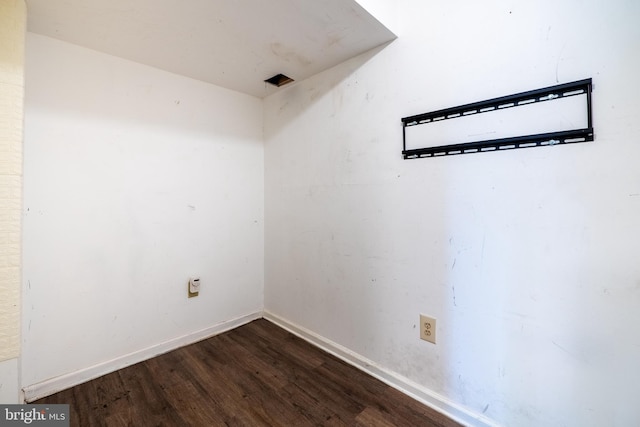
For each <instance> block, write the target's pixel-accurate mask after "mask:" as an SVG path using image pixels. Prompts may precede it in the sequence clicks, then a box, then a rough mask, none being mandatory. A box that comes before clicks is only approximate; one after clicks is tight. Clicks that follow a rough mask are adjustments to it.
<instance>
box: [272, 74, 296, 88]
mask: <svg viewBox="0 0 640 427" xmlns="http://www.w3.org/2000/svg"><path fill="white" fill-rule="evenodd" d="M292 81H293V79H292V78H291V77H287V76H285V75H284V74H276V75H275V76H273V77H271V78H268V79H267V80H265V83H270V84H272V85H274V86H278V87H280V86H284V85H286V84H288V83H291V82H292Z"/></svg>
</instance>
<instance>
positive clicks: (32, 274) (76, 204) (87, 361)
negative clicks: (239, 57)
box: [22, 34, 264, 386]
mask: <svg viewBox="0 0 640 427" xmlns="http://www.w3.org/2000/svg"><path fill="white" fill-rule="evenodd" d="M263 152H264V149H263V143H262V101H261V100H260V99H257V98H254V97H250V96H247V95H242V94H239V93H236V92H232V91H229V90H226V89H221V88H218V87H215V86H212V85H209V84H205V83H202V82H198V81H195V80H191V79H187V78H184V77H180V76H177V75H173V74H169V73H166V72H163V71H160V70H157V69H153V68H149V67H146V66H142V65H139V64H136V63H132V62H128V61H125V60H122V59H118V58H115V57H112V56H108V55H105V54H101V53H97V52H94V51H90V50H87V49H84V48H80V47H78V46H74V45H70V44H66V43H63V42H60V41H56V40H53V39H50V38H46V37H43V36H38V35H35V34H29V35H28V38H27V72H26V119H25V146H24V153H25V165H24V167H25V182H24V212H23V213H24V274H23V283H24V290H23V292H24V309H23V310H24V322H23V323H24V324H23V341H24V342H23V348H24V354H23V360H22V369H23V378H22V382H23V385H25V386H29V385H33V384H36V383H39V382H41V381H45V380H49V379H51V378H53V377H56V376H58V375H66V374H69V373H72V372H75V371H78V370H82V369H88V368H91V367H93V366H95V365H98V364H101V363H104V362H108V361H109V360H112V359H117V358H122V357H123V356H126V355H128V354H130V353H132V352H136V351H141V350H144V349H146V348H149V347H153V346H157V345H158V343H163V342H165V341H168V340H172V339H176V338H178V337H183V336H188V335H190V334H193V333H196V332H197V331H200V330H202V329H206V328H209V327H211V326H213V325H216V324H218V323H220V322H224V321H228V320H231V319H236V318H238V317H241V316H245V315H249V314H252V313H259V312H260V311H261V310H262V303H263V262H264V255H263V245H264V241H263V235H264V232H263V216H264V213H263V209H264V207H263V206H264V200H263V195H264V185H263V181H264V180H263V164H264V159H263ZM190 275H199V276H200V277H201V280H202V290H201V292H200V296H198V297H197V298H192V299H187V292H186V284H187V279H188V277H189V276H190Z"/></svg>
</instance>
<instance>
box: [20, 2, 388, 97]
mask: <svg viewBox="0 0 640 427" xmlns="http://www.w3.org/2000/svg"><path fill="white" fill-rule="evenodd" d="M27 6H28V30H29V31H31V32H34V33H38V34H42V35H45V36H49V37H53V38H56V39H60V40H63V41H66V42H69V43H73V44H76V45H80V46H84V47H87V48H90V49H94V50H97V51H101V52H104V53H108V54H111V55H115V56H118V57H121V58H125V59H129V60H132V61H136V62H139V63H142V64H146V65H150V66H153V67H156V68H160V69H163V70H166V71H170V72H173V73H176V74H181V75H184V76H187V77H191V78H194V79H198V80H202V81H205V82H209V83H213V84H215V85H218V86H222V87H226V88H229V89H233V90H236V91H239V92H244V93H247V94H250V95H253V96H257V97H264V96H267V95H269V94H270V93H273V92H274V91H276V90H278V89H277V88H276V87H274V86H270V85H267V84H266V83H264V80H266V79H267V78H269V77H271V76H273V75H275V74H278V73H283V74H285V75H287V76H289V77H291V78H293V79H294V80H297V81H299V80H303V79H305V78H307V77H310V76H312V75H313V74H316V73H318V72H320V71H323V70H325V69H328V68H330V67H332V66H334V65H337V64H339V63H341V62H343V61H345V60H347V59H349V58H352V57H354V56H356V55H358V54H360V53H363V52H365V51H367V50H369V49H372V48H374V47H376V46H379V45H381V44H384V43H386V42H388V41H390V40H393V39H394V38H395V36H394V34H393V33H392V32H391V31H390V30H388V29H387V28H386V27H385V26H384V25H382V24H381V23H380V22H379V21H378V20H376V19H375V18H374V17H373V16H372V15H371V14H369V13H368V12H367V11H366V10H365V9H364V8H362V7H361V6H360V5H359V4H358V3H357V2H355V1H353V0H27Z"/></svg>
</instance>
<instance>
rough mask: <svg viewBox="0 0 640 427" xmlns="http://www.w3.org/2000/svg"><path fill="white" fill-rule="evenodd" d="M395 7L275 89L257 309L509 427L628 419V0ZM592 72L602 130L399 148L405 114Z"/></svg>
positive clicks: (639, 305) (638, 31)
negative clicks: (357, 43) (542, 142)
mask: <svg viewBox="0 0 640 427" xmlns="http://www.w3.org/2000/svg"><path fill="white" fill-rule="evenodd" d="M395 13H397V21H396V22H398V26H397V27H394V28H393V29H394V31H395V32H396V33H397V34H398V36H399V38H398V40H396V41H395V42H393V43H392V44H391V45H390V46H388V47H387V48H385V49H384V50H382V51H381V52H380V53H378V54H377V55H376V56H372V55H371V54H369V55H364V56H362V57H360V58H358V59H356V60H353V61H350V62H348V63H345V64H342V65H340V66H338V67H336V68H334V69H332V70H329V71H327V72H325V73H323V74H321V75H318V76H316V77H313V78H311V79H309V80H307V81H304V82H300V83H298V84H297V85H295V86H292V87H290V88H287V89H285V90H283V91H282V92H279V93H278V94H275V95H272V96H270V97H269V98H267V99H266V100H265V140H266V146H265V165H266V166H265V181H266V182H265V187H266V193H265V194H266V195H265V198H266V207H265V215H266V227H265V238H266V257H265V259H266V262H265V266H266V270H265V309H266V310H267V311H268V312H271V313H273V314H275V315H277V316H280V317H282V318H284V319H286V320H288V321H289V322H292V323H293V324H295V325H298V326H299V327H302V328H306V329H308V330H311V331H313V332H314V333H317V334H320V335H321V336H323V337H325V338H327V339H329V340H332V341H333V342H335V343H337V344H339V345H342V346H345V347H347V348H348V349H350V350H352V351H353V352H355V353H358V354H359V355H361V356H362V357H364V358H367V359H369V360H371V361H373V362H374V363H377V364H379V365H381V366H382V367H383V368H386V369H389V370H391V371H393V372H395V373H397V374H399V375H401V376H404V377H406V378H407V379H408V380H410V381H415V382H417V383H419V384H420V385H422V386H423V387H424V389H425V390H426V391H428V392H433V393H436V394H438V395H440V396H441V397H442V398H443V399H449V400H450V401H452V402H454V403H455V404H458V405H461V406H463V407H465V408H468V409H469V410H471V411H473V412H474V413H475V414H478V415H480V414H483V415H484V416H485V417H487V418H489V419H491V420H493V421H495V422H496V423H498V424H501V425H510V426H542V425H544V426H601V425H615V426H628V425H638V424H640V409H639V408H638V405H637V396H638V395H639V394H640V371H638V369H637V366H638V360H640V326H639V325H640V262H638V260H639V254H640V222H639V220H638V219H639V218H640V168H639V167H638V158H640V144H639V140H638V134H639V132H640V121H638V119H637V118H638V116H640V101H639V98H638V90H637V88H636V86H634V85H635V84H636V82H635V80H636V78H637V76H638V75H640V56H638V52H640V26H638V25H637V21H638V18H639V17H640V4H639V3H638V2H635V1H632V0H629V1H623V0H618V1H613V2H601V1H595V0H590V1H577V0H573V1H565V2H554V1H551V0H544V1H540V2H513V1H507V0H504V1H502V0H493V1H488V2H472V1H457V2H455V1H454V2H424V1H419V0H404V1H400V2H397V7H396V10H395ZM588 77H592V78H593V81H594V84H595V91H594V93H593V100H594V126H595V129H596V141H595V142H591V143H584V144H576V145H570V146H558V147H547V148H531V149H523V150H516V151H509V152H500V153H482V154H470V155H463V156H451V157H446V158H437V159H420V160H402V158H401V153H400V151H401V137H402V133H401V132H402V131H401V123H400V118H401V117H404V116H408V115H412V114H418V113H422V112H427V111H431V110H435V109H439V108H445V107H451V106H455V105H459V104H463V103H467V102H474V101H480V100H483V99H487V98H491V97H495V96H501V95H507V94H510V93H515V92H520V91H525V90H530V89H536V88H539V87H544V86H549V85H553V84H556V83H565V82H570V81H574V80H579V79H583V78H588ZM461 123H462V121H461ZM461 126H464V125H463V124H461ZM420 313H425V314H429V315H432V316H435V317H436V318H437V320H438V344H437V345H435V346H434V345H431V344H429V343H426V342H424V341H420V340H419V339H418V330H417V321H418V316H419V314H420Z"/></svg>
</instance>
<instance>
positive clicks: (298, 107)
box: [264, 41, 393, 141]
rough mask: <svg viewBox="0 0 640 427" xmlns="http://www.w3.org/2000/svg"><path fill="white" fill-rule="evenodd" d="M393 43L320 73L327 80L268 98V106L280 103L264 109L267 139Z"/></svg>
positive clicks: (302, 84) (289, 88) (300, 84)
mask: <svg viewBox="0 0 640 427" xmlns="http://www.w3.org/2000/svg"><path fill="white" fill-rule="evenodd" d="M392 43H393V41H390V42H388V43H385V44H382V45H380V46H378V47H375V48H373V49H371V50H369V51H367V52H365V53H363V54H361V55H358V56H356V57H355V58H352V59H349V60H347V61H345V62H343V63H342V64H339V65H336V66H335V67H333V68H331V69H329V70H325V71H323V72H321V73H320V74H319V75H322V77H325V76H326V78H317V77H316V76H313V77H310V78H309V79H306V80H303V81H300V82H296V83H294V84H293V85H291V86H287V87H283V88H281V89H280V90H279V91H278V92H276V93H274V94H272V95H269V96H268V97H266V98H265V102H266V103H274V104H277V105H279V108H278V109H277V110H276V111H274V109H269V108H265V120H264V122H265V124H268V125H266V126H265V135H264V136H265V140H266V141H268V140H269V139H270V138H272V137H274V136H276V135H278V133H279V132H280V130H281V129H282V127H283V126H286V125H287V124H288V123H292V122H293V121H294V120H295V119H296V117H297V116H300V115H303V114H304V113H305V112H306V111H307V110H309V109H310V108H311V107H312V106H313V105H314V104H316V103H317V102H318V101H319V100H321V99H322V98H323V97H325V96H327V95H328V94H330V93H331V92H332V91H333V90H334V89H335V88H336V87H338V86H339V85H340V83H341V82H343V81H344V80H346V79H347V78H349V76H351V75H352V74H353V73H354V72H356V71H357V70H358V69H359V68H360V67H362V66H363V65H364V64H366V63H367V62H368V61H370V60H371V59H372V58H374V57H375V56H376V55H378V54H379V53H380V52H382V51H383V50H384V49H385V48H386V47H387V46H389V45H390V44H392ZM319 75H317V76H319ZM310 82H313V84H310ZM334 114H335V112H334Z"/></svg>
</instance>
